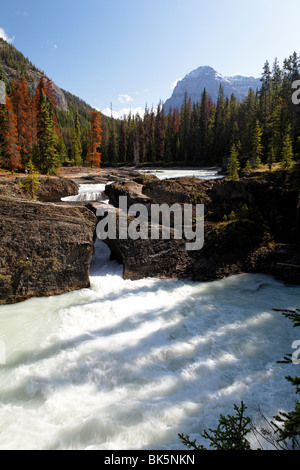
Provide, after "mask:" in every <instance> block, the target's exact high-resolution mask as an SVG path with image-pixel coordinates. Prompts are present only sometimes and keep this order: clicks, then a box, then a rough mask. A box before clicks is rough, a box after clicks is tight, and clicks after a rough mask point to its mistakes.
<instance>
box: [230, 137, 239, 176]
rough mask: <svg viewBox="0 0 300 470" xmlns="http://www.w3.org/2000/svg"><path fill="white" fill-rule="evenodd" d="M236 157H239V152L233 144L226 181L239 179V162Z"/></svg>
mask: <svg viewBox="0 0 300 470" xmlns="http://www.w3.org/2000/svg"><path fill="white" fill-rule="evenodd" d="M238 156H239V152H238V150H237V148H236V146H235V144H233V146H232V148H231V155H230V158H229V161H228V170H227V176H228V179H231V180H238V179H239V169H240V162H239V159H238Z"/></svg>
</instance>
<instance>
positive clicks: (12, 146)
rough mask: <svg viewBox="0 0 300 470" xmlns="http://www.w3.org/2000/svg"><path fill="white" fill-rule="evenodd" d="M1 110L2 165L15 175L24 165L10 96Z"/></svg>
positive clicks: (1, 106) (0, 106) (0, 107)
mask: <svg viewBox="0 0 300 470" xmlns="http://www.w3.org/2000/svg"><path fill="white" fill-rule="evenodd" d="M0 110H1V111H0V114H1V117H0V121H1V153H2V156H1V164H2V165H3V166H4V167H5V168H8V169H9V170H10V171H11V172H12V173H14V172H15V171H16V170H18V169H20V168H21V166H22V165H21V154H20V145H19V142H18V130H17V118H16V115H15V113H14V110H13V106H12V103H11V100H10V98H9V96H8V95H6V104H5V105H0Z"/></svg>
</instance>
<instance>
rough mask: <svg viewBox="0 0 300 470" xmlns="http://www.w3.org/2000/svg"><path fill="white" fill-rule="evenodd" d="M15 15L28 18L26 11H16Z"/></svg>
mask: <svg viewBox="0 0 300 470" xmlns="http://www.w3.org/2000/svg"><path fill="white" fill-rule="evenodd" d="M16 15H20V16H28V13H27V11H20V10H18V11H16Z"/></svg>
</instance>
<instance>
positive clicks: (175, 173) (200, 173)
mask: <svg viewBox="0 0 300 470" xmlns="http://www.w3.org/2000/svg"><path fill="white" fill-rule="evenodd" d="M139 171H140V172H141V173H146V174H147V173H151V174H152V175H155V176H157V177H158V178H159V179H168V178H179V177H181V176H187V177H193V176H194V177H195V178H201V179H204V180H205V179H209V180H212V179H219V178H224V176H221V175H219V174H218V171H217V170H209V169H208V170H203V169H198V170H181V169H178V170H168V169H167V170H160V169H151V170H139Z"/></svg>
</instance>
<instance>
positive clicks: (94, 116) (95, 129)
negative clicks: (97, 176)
mask: <svg viewBox="0 0 300 470" xmlns="http://www.w3.org/2000/svg"><path fill="white" fill-rule="evenodd" d="M90 116H91V129H90V133H89V143H88V148H87V157H86V158H87V160H88V161H89V162H90V164H91V166H92V165H93V163H95V164H96V165H97V167H98V168H99V167H100V162H101V153H100V150H99V148H100V145H101V141H102V130H101V124H100V116H101V115H100V112H99V111H94V110H91V112H90Z"/></svg>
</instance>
